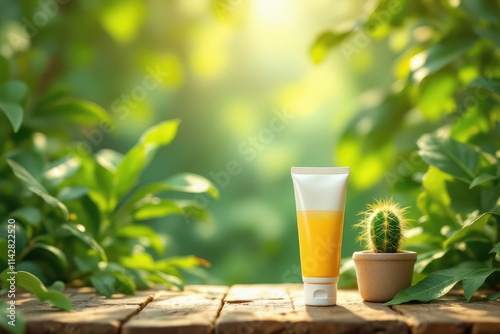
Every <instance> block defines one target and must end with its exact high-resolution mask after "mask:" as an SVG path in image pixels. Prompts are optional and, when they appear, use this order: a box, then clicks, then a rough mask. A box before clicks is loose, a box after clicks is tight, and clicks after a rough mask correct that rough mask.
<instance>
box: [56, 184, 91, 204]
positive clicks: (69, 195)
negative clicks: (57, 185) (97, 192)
mask: <svg viewBox="0 0 500 334" xmlns="http://www.w3.org/2000/svg"><path fill="white" fill-rule="evenodd" d="M89 190H90V189H89V188H87V187H64V188H62V189H61V190H59V192H58V193H57V198H59V200H60V201H62V202H68V201H72V200H75V199H78V198H80V197H82V196H84V195H86V194H87V193H88V192H89Z"/></svg>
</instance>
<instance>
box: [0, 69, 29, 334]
mask: <svg viewBox="0 0 500 334" xmlns="http://www.w3.org/2000/svg"><path fill="white" fill-rule="evenodd" d="M1 73H2V72H1V68H0V74H1ZM9 306H10V304H7V301H4V300H2V301H0V328H3V330H4V331H5V332H6V333H11V334H24V333H25V330H26V322H25V321H24V317H23V316H22V314H20V312H17V314H16V321H15V323H14V324H15V326H12V325H9V322H11V321H12V320H11V318H9V313H10V312H9Z"/></svg>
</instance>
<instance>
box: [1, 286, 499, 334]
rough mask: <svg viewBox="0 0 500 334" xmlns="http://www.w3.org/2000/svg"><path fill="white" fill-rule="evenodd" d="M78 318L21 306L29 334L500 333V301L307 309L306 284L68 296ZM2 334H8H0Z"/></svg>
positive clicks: (350, 299)
mask: <svg viewBox="0 0 500 334" xmlns="http://www.w3.org/2000/svg"><path fill="white" fill-rule="evenodd" d="M67 293H68V295H69V296H70V299H71V301H72V302H73V305H74V306H75V308H76V309H77V311H75V312H61V311H57V310H56V309H54V308H52V307H51V306H49V305H48V304H46V303H43V302H38V301H37V300H35V299H33V298H31V297H30V296H29V295H27V294H24V295H22V296H21V297H20V298H18V299H17V300H16V303H17V306H18V310H21V312H22V314H23V315H24V318H25V321H26V325H27V332H28V333H58V334H59V333H61V334H62V333H68V334H69V333H71V334H86V333H89V334H107V333H123V334H156V333H187V334H191V333H194V334H196V333H221V334H222V333H224V334H225V333H236V334H248V333H419V334H420V333H438V334H453V333H500V302H499V301H498V300H496V301H487V300H474V301H472V302H469V303H467V302H465V300H464V299H463V297H460V296H457V295H455V296H453V295H451V296H450V295H448V296H445V297H444V298H441V299H440V300H438V301H434V302H431V303H428V304H405V305H397V306H393V307H386V306H384V305H382V304H379V303H368V302H363V301H362V300H361V299H360V297H359V294H358V292H357V291H356V290H340V291H339V294H338V302H337V304H338V305H337V306H331V307H310V306H304V303H303V293H302V285H301V284H277V285H234V286H232V287H225V286H202V285H197V286H188V287H186V291H183V292H175V291H164V290H151V291H139V292H137V294H136V295H133V296H124V295H116V296H115V297H114V298H112V299H105V298H104V297H102V296H99V295H96V293H95V291H94V290H93V289H90V288H83V289H78V290H77V289H69V290H67ZM0 332H1V330H0Z"/></svg>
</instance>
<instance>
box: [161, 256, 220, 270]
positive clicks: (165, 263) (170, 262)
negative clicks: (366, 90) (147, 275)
mask: <svg viewBox="0 0 500 334" xmlns="http://www.w3.org/2000/svg"><path fill="white" fill-rule="evenodd" d="M200 265H202V266H204V267H207V268H208V267H210V262H208V261H207V260H205V259H202V258H199V257H197V256H194V255H190V256H176V257H170V258H167V259H164V260H160V261H157V262H156V268H157V269H158V270H161V271H166V270H167V268H168V267H175V268H181V269H189V268H195V267H199V266H200Z"/></svg>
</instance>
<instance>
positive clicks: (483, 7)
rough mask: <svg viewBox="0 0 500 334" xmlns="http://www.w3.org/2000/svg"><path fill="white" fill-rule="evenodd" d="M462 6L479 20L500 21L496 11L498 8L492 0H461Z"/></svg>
mask: <svg viewBox="0 0 500 334" xmlns="http://www.w3.org/2000/svg"><path fill="white" fill-rule="evenodd" d="M460 8H462V9H463V10H464V12H465V13H466V14H467V15H468V16H471V17H474V18H475V19H476V20H477V21H482V20H486V21H488V22H489V23H492V24H496V23H497V21H498V16H497V15H496V11H497V10H498V8H497V7H496V6H495V5H494V3H493V4H492V3H491V2H488V1H485V0H461V1H460Z"/></svg>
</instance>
